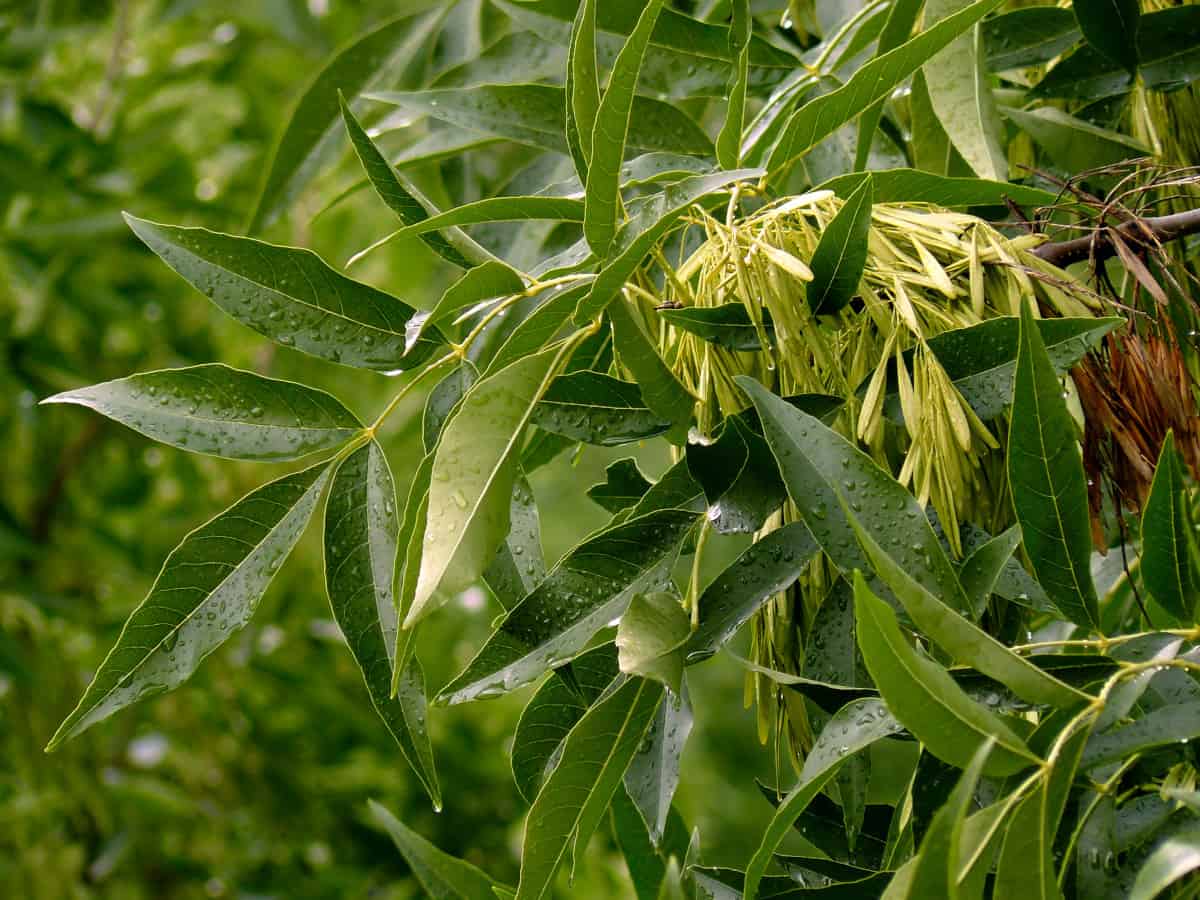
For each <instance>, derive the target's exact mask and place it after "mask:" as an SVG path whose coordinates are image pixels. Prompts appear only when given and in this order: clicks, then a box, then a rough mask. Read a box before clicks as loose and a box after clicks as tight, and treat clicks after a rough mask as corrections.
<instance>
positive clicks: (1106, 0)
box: [1071, 0, 1142, 72]
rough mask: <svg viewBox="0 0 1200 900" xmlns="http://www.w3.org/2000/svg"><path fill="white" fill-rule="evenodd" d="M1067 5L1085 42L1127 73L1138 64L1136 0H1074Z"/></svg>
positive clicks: (1137, 12) (1138, 14)
mask: <svg viewBox="0 0 1200 900" xmlns="http://www.w3.org/2000/svg"><path fill="white" fill-rule="evenodd" d="M1071 8H1072V9H1073V10H1074V11H1075V18H1076V19H1077V20H1078V22H1079V30H1080V31H1082V32H1083V36H1084V37H1085V38H1086V39H1087V42H1088V43H1089V44H1091V45H1092V46H1093V47H1095V48H1096V49H1097V50H1099V51H1100V52H1101V53H1103V54H1104V55H1105V56H1107V57H1108V58H1109V59H1111V60H1112V61H1113V62H1116V63H1120V64H1121V65H1122V66H1124V67H1125V68H1126V69H1128V70H1129V71H1130V72H1133V71H1135V70H1136V69H1137V66H1138V26H1139V25H1140V24H1141V22H1140V19H1141V12H1142V11H1141V6H1140V4H1139V3H1138V0H1074V2H1073V3H1072V4H1071Z"/></svg>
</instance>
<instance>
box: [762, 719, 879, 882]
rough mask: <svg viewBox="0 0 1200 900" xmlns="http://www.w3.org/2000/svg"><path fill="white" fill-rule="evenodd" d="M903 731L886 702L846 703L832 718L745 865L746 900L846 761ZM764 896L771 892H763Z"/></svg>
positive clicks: (818, 736)
mask: <svg viewBox="0 0 1200 900" xmlns="http://www.w3.org/2000/svg"><path fill="white" fill-rule="evenodd" d="M902 730H903V728H902V727H901V726H900V724H899V723H898V722H897V721H896V720H895V719H894V718H893V717H892V716H891V715H889V714H888V711H887V709H885V708H884V706H883V704H882V703H881V702H880V701H879V700H875V699H863V700H854V701H852V702H850V703H847V704H846V705H845V706H844V707H842V709H840V710H839V711H838V712H837V714H836V715H834V716H833V717H832V718H831V719H830V720H829V723H828V724H827V725H826V726H825V728H824V729H822V731H821V733H820V734H819V735H817V740H816V742H815V743H814V744H813V748H812V751H811V752H810V753H809V754H808V757H807V758H806V759H805V761H804V768H803V770H802V771H801V772H800V780H799V783H798V784H797V785H796V787H795V788H793V789H792V790H791V791H790V792H789V793H788V795H787V796H786V797H784V799H783V801H782V802H781V803H780V804H779V807H778V808H777V809H776V810H775V815H774V816H772V817H771V821H770V823H769V824H768V825H767V829H766V832H765V833H764V835H763V839H762V842H761V843H760V844H759V846H758V849H757V850H756V851H755V852H754V856H753V857H752V858H751V860H750V864H749V865H748V866H747V867H746V880H745V894H744V896H745V900H754V898H755V897H756V896H758V888H759V884H760V883H761V882H762V880H763V873H764V872H766V869H767V865H768V864H769V863H770V861H771V859H772V857H773V856H774V854H775V848H777V847H778V846H779V844H780V843H781V842H782V841H783V839H784V838H785V837H786V836H787V834H788V832H789V831H791V829H792V823H793V822H795V821H796V819H797V818H798V817H799V815H800V814H801V813H802V812H804V810H805V808H806V807H807V806H808V804H809V803H811V802H812V799H813V797H815V796H816V795H817V793H818V792H819V791H820V790H821V789H822V788H823V787H824V786H825V785H826V784H827V783H828V782H829V780H830V779H831V778H832V777H833V776H834V775H835V774H837V771H838V769H839V768H841V767H842V765H844V764H845V762H846V760H847V759H849V758H850V757H851V756H852V754H854V753H857V752H858V751H860V750H863V749H865V748H867V747H869V746H871V744H873V743H875V742H876V741H878V740H880V739H881V738H886V737H891V736H892V735H894V734H897V733H898V732H900V731H902ZM763 896H764V897H767V896H771V895H770V894H769V893H765V892H764V894H763Z"/></svg>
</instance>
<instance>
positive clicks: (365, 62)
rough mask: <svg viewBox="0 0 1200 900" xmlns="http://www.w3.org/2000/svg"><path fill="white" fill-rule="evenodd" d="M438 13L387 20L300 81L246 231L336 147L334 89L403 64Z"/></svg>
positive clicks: (350, 88)
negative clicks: (305, 83) (298, 89)
mask: <svg viewBox="0 0 1200 900" xmlns="http://www.w3.org/2000/svg"><path fill="white" fill-rule="evenodd" d="M444 15H445V14H444V12H442V11H440V10H436V11H434V12H432V13H430V14H428V15H426V16H425V17H423V18H420V19H417V18H414V17H412V16H402V17H399V18H395V19H389V20H388V21H386V22H384V23H383V24H382V25H380V26H379V27H378V28H376V29H374V30H373V31H369V32H367V33H366V34H364V35H363V36H362V37H359V38H357V39H356V40H354V41H352V42H350V43H349V44H346V45H345V46H343V47H342V48H341V49H339V50H338V51H337V52H336V53H335V54H334V55H333V57H331V58H330V60H329V62H327V63H326V64H325V65H324V67H322V68H321V70H320V71H319V72H317V74H316V75H314V76H313V77H312V80H311V81H309V82H308V84H307V85H305V87H304V89H303V90H302V91H301V92H300V96H299V97H298V98H297V100H296V102H295V103H294V104H293V106H292V108H291V111H290V112H289V114H288V117H287V124H286V125H285V126H284V129H283V131H282V132H280V134H279V137H278V139H277V140H276V142H275V146H274V147H273V148H272V150H271V157H270V162H269V163H268V164H267V166H266V168H265V170H264V172H265V174H264V176H263V182H262V187H261V188H260V189H259V193H258V201H257V203H256V204H255V209H254V214H253V215H252V216H251V218H250V225H249V228H248V230H249V231H258V230H260V229H261V228H263V227H264V226H265V225H268V224H270V222H271V220H272V219H274V218H275V217H276V216H277V215H278V214H279V212H280V211H281V210H282V209H283V207H285V206H286V205H288V204H289V203H291V201H292V200H293V199H295V197H296V195H297V194H298V193H299V192H300V190H301V189H302V188H303V187H304V186H305V185H306V184H307V183H308V181H309V180H310V179H311V178H312V177H313V175H315V174H316V172H317V170H318V169H319V168H320V166H321V164H322V163H323V162H325V161H326V160H327V159H328V158H329V156H330V154H331V152H332V151H333V150H334V149H335V148H336V146H337V144H336V140H337V137H338V132H339V127H338V124H339V116H338V92H339V91H341V92H343V93H345V94H347V95H349V96H351V97H354V96H356V95H358V94H359V93H361V92H363V91H366V90H370V88H371V87H372V86H373V85H374V84H376V83H378V82H379V81H380V80H381V79H382V78H385V77H387V76H388V74H389V73H395V72H397V71H400V70H402V69H403V68H404V66H405V65H406V64H407V62H408V61H409V60H410V59H412V58H413V57H414V56H415V55H416V54H417V53H419V52H420V51H421V50H423V49H424V48H425V47H426V46H427V45H428V43H429V40H430V38H431V36H432V35H433V33H434V31H435V30H436V29H437V28H438V27H439V26H440V25H441V22H442V18H443V16H444Z"/></svg>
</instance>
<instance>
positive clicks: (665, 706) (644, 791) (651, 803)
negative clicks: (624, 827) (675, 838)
mask: <svg viewBox="0 0 1200 900" xmlns="http://www.w3.org/2000/svg"><path fill="white" fill-rule="evenodd" d="M631 609H632V607H631ZM626 615H628V613H626ZM622 621H623V619H622ZM618 637H619V632H618ZM656 680H661V679H656ZM679 683H680V684H681V687H680V689H679V690H675V689H673V688H672V689H670V690H668V691H667V694H666V696H665V697H664V698H663V701H662V703H660V704H659V706H658V711H657V712H656V713H655V714H654V719H653V721H652V722H651V723H650V728H649V730H648V731H647V732H646V737H645V739H644V740H643V741H642V743H641V744H640V745H639V746H638V750H637V752H636V753H635V754H634V757H633V759H632V760H631V761H630V763H629V768H628V770H627V771H626V772H625V791H626V792H627V793H628V794H629V798H630V799H631V800H632V801H633V804H634V806H635V807H637V810H638V812H639V813H640V814H641V817H642V819H643V820H644V821H645V823H646V826H647V828H648V830H649V835H650V841H651V843H653V844H654V846H655V847H659V846H662V843H663V838H664V836H665V835H666V833H667V827H668V821H669V819H670V815H671V812H672V807H671V800H672V799H673V798H674V796H675V789H676V788H677V787H678V786H679V766H680V759H681V757H682V756H683V748H684V746H685V745H686V744H687V740H688V737H689V736H690V735H691V733H692V724H693V717H692V703H691V700H690V699H689V698H688V690H687V682H686V681H683V676H682V672H681V673H680V682H679ZM668 687H670V685H668Z"/></svg>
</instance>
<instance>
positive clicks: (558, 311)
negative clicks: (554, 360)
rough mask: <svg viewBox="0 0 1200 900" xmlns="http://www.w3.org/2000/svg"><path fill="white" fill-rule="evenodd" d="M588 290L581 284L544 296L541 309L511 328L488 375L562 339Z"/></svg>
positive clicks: (489, 367) (549, 292)
mask: <svg viewBox="0 0 1200 900" xmlns="http://www.w3.org/2000/svg"><path fill="white" fill-rule="evenodd" d="M590 289H591V282H590V281H583V282H582V283H580V284H573V285H571V286H569V287H566V288H561V289H557V290H556V289H553V288H552V289H551V290H550V291H546V292H544V294H543V297H544V299H543V301H542V303H541V305H540V306H538V308H537V309H535V310H534V311H533V312H532V313H530V314H529V316H528V317H526V318H525V319H523V320H522V321H521V322H520V323H518V324H517V325H514V326H511V330H510V331H509V332H508V336H507V337H506V338H505V339H504V343H503V344H501V346H500V349H499V350H497V351H496V355H495V356H494V357H492V359H491V361H489V362H488V364H487V372H488V374H490V373H492V372H496V371H499V370H500V369H501V368H503V367H504V366H507V365H509V364H510V363H513V362H516V361H517V360H518V359H521V358H523V357H525V356H528V355H529V354H531V353H537V352H538V351H539V350H541V349H542V348H543V347H545V346H546V345H547V344H549V343H550V342H551V341H552V340H554V338H555V337H557V336H565V334H566V332H565V330H564V329H565V327H566V326H567V323H569V322H570V320H571V314H572V313H573V312H574V311H575V307H576V306H578V304H579V301H580V300H581V299H582V298H583V297H585V296H587V292H588V291H589V290H590Z"/></svg>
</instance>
